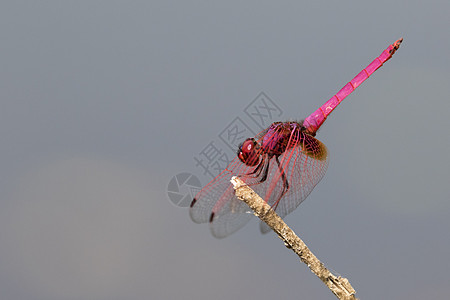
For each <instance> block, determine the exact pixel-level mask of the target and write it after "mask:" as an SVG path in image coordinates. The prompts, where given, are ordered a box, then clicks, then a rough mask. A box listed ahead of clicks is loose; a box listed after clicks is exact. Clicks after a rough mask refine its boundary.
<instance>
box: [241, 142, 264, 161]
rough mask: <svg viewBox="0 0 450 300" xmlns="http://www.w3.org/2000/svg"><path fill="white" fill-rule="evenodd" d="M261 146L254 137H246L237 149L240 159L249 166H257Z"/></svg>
mask: <svg viewBox="0 0 450 300" xmlns="http://www.w3.org/2000/svg"><path fill="white" fill-rule="evenodd" d="M260 153H261V148H260V146H259V144H258V143H257V142H256V140H255V139H254V138H248V139H246V140H245V141H244V142H243V143H242V144H241V145H240V146H239V149H238V151H237V156H238V157H239V159H240V160H241V161H242V162H243V163H244V164H246V165H247V166H256V165H257V164H258V163H259V156H260Z"/></svg>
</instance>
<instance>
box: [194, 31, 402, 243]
mask: <svg viewBox="0 0 450 300" xmlns="http://www.w3.org/2000/svg"><path fill="white" fill-rule="evenodd" d="M402 41H403V39H399V40H397V41H396V42H395V43H393V44H391V45H389V47H387V49H385V50H384V51H383V52H382V53H381V54H380V55H379V56H378V57H377V58H375V59H374V60H373V61H372V62H371V63H370V64H369V65H368V66H367V67H366V68H364V69H363V70H362V71H361V72H360V73H358V75H356V76H355V77H354V78H353V79H352V80H351V81H350V82H348V83H347V84H346V85H345V86H344V87H343V88H342V89H341V90H340V91H339V92H337V93H336V94H335V95H334V96H333V97H331V98H330V99H329V100H328V101H327V102H326V103H325V104H323V105H322V106H321V107H319V109H317V110H316V111H315V112H313V113H312V114H311V115H310V116H308V117H307V118H306V119H304V120H303V121H300V122H293V121H290V122H275V123H272V124H271V125H270V126H269V127H268V128H267V129H265V130H263V131H262V132H260V133H259V134H257V135H256V136H255V137H253V138H248V139H246V140H245V141H244V142H243V143H242V144H241V145H240V146H239V148H238V150H237V153H236V154H237V155H236V157H235V158H234V159H233V161H232V162H231V163H230V164H229V165H228V166H227V168H225V170H223V171H222V172H221V173H220V174H219V175H218V176H217V177H216V178H214V179H213V180H212V181H211V182H209V183H208V184H207V185H206V186H205V187H204V188H203V189H202V190H200V192H198V193H197V195H196V196H195V197H194V199H193V200H192V202H191V205H190V216H191V219H192V220H193V221H194V222H196V223H209V225H210V229H211V233H212V235H213V236H215V237H217V238H224V237H226V236H228V235H230V234H232V233H234V232H235V231H237V230H238V229H240V228H241V227H242V226H244V225H245V224H246V223H247V222H248V221H249V220H250V219H251V217H252V212H251V210H250V208H249V207H248V206H247V204H245V203H244V202H243V201H241V200H239V199H238V198H236V196H235V194H234V189H233V187H232V185H231V183H230V179H231V177H233V176H238V177H239V178H240V179H241V180H243V181H244V182H245V183H246V184H247V185H248V186H250V187H251V188H252V189H253V190H254V191H255V192H256V193H257V194H258V195H259V196H261V197H262V198H263V199H264V200H265V201H266V202H267V203H268V204H269V205H270V206H271V207H272V209H274V210H275V211H276V212H277V214H278V215H279V216H280V217H282V218H283V217H285V216H286V215H287V214H289V213H291V212H292V211H293V210H295V209H296V208H297V207H298V206H299V205H300V204H301V203H302V202H303V201H304V200H305V199H306V197H307V196H308V195H309V194H310V193H311V192H312V190H313V189H314V187H315V186H316V185H317V184H318V183H319V181H320V180H321V179H322V178H323V176H324V175H325V172H326V169H327V167H328V161H329V156H328V150H327V148H326V146H325V145H324V144H323V143H322V142H320V141H319V140H318V139H316V138H315V136H316V133H317V130H318V129H319V128H320V127H321V126H322V124H323V123H324V122H325V120H326V119H327V117H328V116H329V115H330V113H331V112H332V111H333V110H334V109H335V108H336V107H337V106H338V105H339V104H340V103H341V102H342V100H344V98H345V97H347V96H348V95H350V94H351V93H352V92H353V91H354V90H355V89H356V88H357V87H358V86H359V85H361V84H362V83H363V82H364V81H365V80H366V79H367V78H369V76H370V75H372V74H373V73H374V72H375V71H376V70H377V69H378V68H380V67H381V66H382V65H383V64H384V63H385V62H386V61H388V60H389V59H390V58H391V57H392V55H393V54H394V53H395V52H396V51H397V50H398V48H399V47H400V44H401V43H402ZM260 230H261V232H262V233H266V232H268V231H269V230H270V228H269V227H268V226H267V225H266V224H265V223H264V222H261V223H260Z"/></svg>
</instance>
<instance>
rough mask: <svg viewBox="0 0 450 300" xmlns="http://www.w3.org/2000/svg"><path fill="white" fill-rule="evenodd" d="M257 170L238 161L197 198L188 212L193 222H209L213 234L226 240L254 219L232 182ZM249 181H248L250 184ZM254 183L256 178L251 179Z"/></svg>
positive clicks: (235, 160) (231, 164) (232, 163)
mask: <svg viewBox="0 0 450 300" xmlns="http://www.w3.org/2000/svg"><path fill="white" fill-rule="evenodd" d="M254 168H255V167H254V166H253V167H249V166H246V165H245V164H243V163H242V162H241V161H240V160H239V159H238V158H235V159H234V160H233V161H232V162H231V163H230V165H229V166H228V167H227V169H225V170H224V171H223V172H222V173H220V174H219V175H218V176H217V177H216V178H214V179H213V180H212V181H211V182H210V183H209V184H208V185H207V186H205V187H204V188H203V189H202V190H201V191H200V192H199V193H198V194H197V195H196V196H195V198H194V200H193V201H192V203H191V207H190V210H189V213H190V216H191V219H192V220H193V221H194V222H196V223H207V222H209V223H210V229H211V232H212V234H213V235H214V236H215V237H217V238H223V237H226V236H228V235H230V234H232V233H233V232H235V231H236V230H238V229H239V228H241V227H242V226H244V225H245V224H246V223H247V222H248V221H249V220H250V218H251V216H252V214H251V213H250V211H251V210H250V208H249V207H248V206H247V205H246V204H245V203H244V202H242V201H241V200H239V199H237V198H236V196H235V195H234V189H233V186H232V184H231V183H230V179H231V177H232V176H237V175H239V174H247V173H250V172H251V170H252V169H254ZM249 180H250V177H249V179H248V180H247V182H249ZM252 180H253V181H255V180H256V179H255V177H252Z"/></svg>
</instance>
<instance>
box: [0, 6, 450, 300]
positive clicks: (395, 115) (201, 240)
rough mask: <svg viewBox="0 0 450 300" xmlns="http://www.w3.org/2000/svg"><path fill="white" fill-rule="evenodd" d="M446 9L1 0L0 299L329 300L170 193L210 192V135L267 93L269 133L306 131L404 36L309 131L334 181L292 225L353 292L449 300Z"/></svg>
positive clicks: (252, 243) (254, 229) (275, 257)
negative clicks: (206, 165)
mask: <svg viewBox="0 0 450 300" xmlns="http://www.w3.org/2000/svg"><path fill="white" fill-rule="evenodd" d="M449 11H450V2H448V1H426V2H423V1H409V2H405V1H395V0H394V1H384V0H381V1H372V2H370V3H367V2H365V3H361V2H360V1H301V2H292V1H277V2H273V1H245V2H242V1H225V2H224V1H221V2H216V1H6V2H3V3H2V4H1V5H0V38H1V46H0V53H1V55H0V104H1V109H0V140H1V152H0V153H1V156H0V166H1V168H0V248H1V250H0V294H1V298H2V299H10V300H15V299H46V300H53V299H55V300H56V299H59V300H60V299H109V300H111V299H130V300H133V299H245V298H252V299H256V298H260V299H271V298H275V297H276V298H277V299H292V298H300V299H334V296H333V295H332V294H331V292H330V291H329V290H328V289H327V288H326V287H325V286H324V285H323V283H322V282H321V281H320V280H319V279H317V278H316V277H315V276H314V275H313V274H312V273H311V272H310V271H309V269H308V268H307V266H305V265H304V264H302V263H300V262H299V261H298V258H297V257H296V256H295V255H294V254H293V253H292V252H291V251H289V250H287V249H286V248H285V247H284V245H283V244H282V243H281V242H280V240H279V239H278V238H277V237H276V236H275V235H274V234H273V233H269V234H267V235H261V234H260V233H259V229H258V226H257V225H258V224H257V222H256V220H253V221H252V222H250V223H249V224H248V225H247V226H245V227H244V228H243V229H241V230H240V231H238V232H237V233H235V234H233V235H232V236H230V237H228V238H226V239H222V240H217V239H215V238H213V237H212V236H211V234H210V232H209V229H208V226H207V225H197V224H195V223H193V222H192V221H191V220H190V218H189V215H188V210H187V209H186V208H185V207H180V206H179V205H178V206H177V205H174V203H173V202H172V201H171V200H170V199H169V197H168V186H169V182H170V181H171V180H172V179H173V178H174V176H176V175H177V174H180V173H183V172H187V173H189V174H192V175H193V176H194V177H195V178H198V180H199V181H200V182H201V184H206V183H207V181H208V180H209V178H208V176H207V175H205V172H204V170H202V169H201V168H199V166H198V164H197V163H196V161H195V159H194V158H196V157H199V156H200V154H201V152H202V150H203V149H204V148H205V146H207V145H208V144H209V142H211V141H217V142H216V145H217V146H221V147H222V148H221V149H223V151H224V153H227V154H228V155H229V156H230V158H231V157H232V155H233V151H232V150H231V149H227V148H226V147H225V146H224V145H223V144H221V141H220V138H219V135H220V133H221V132H222V131H223V130H224V129H225V128H227V126H228V125H229V124H230V123H231V122H232V121H233V120H234V119H235V118H236V117H242V119H243V120H244V121H245V122H249V120H248V119H244V117H245V108H246V107H247V106H248V105H249V104H251V103H252V101H254V100H255V99H256V98H257V97H258V95H260V93H261V92H263V93H264V94H265V95H266V96H267V97H269V98H270V99H271V100H272V101H273V103H276V105H277V106H278V107H279V108H280V119H279V121H284V120H299V119H302V118H305V117H306V116H308V115H309V114H310V113H311V112H313V111H314V110H316V109H317V108H318V107H319V106H320V105H322V104H323V103H324V102H325V101H326V100H328V99H329V98H330V97H331V96H332V95H333V94H334V93H336V92H337V91H338V90H339V89H340V88H341V87H342V86H343V85H344V84H345V83H347V82H348V81H349V80H350V79H351V78H353V76H354V75H356V74H357V73H358V72H359V71H360V70H362V68H364V67H365V66H367V64H368V63H370V62H371V61H372V60H373V59H374V58H375V57H377V56H378V55H379V54H380V53H381V52H382V51H383V50H384V49H386V47H387V46H388V45H389V44H391V43H393V42H394V41H395V40H397V39H398V38H400V37H403V38H404V42H403V44H402V46H401V48H400V50H399V51H398V52H397V53H396V54H395V55H394V57H393V58H392V59H391V60H390V61H389V62H388V63H386V64H385V65H384V66H383V67H382V68H381V69H379V70H378V71H377V72H376V73H375V74H374V75H373V76H372V77H371V78H370V79H369V80H368V81H366V82H365V83H364V84H363V85H362V86H361V87H360V88H359V89H358V90H356V91H355V92H354V93H353V94H352V95H351V96H349V97H348V98H346V100H345V101H344V103H343V104H342V105H341V106H340V107H339V108H338V109H336V111H335V112H334V113H333V115H332V116H331V117H330V118H329V119H328V120H327V122H326V123H325V124H324V126H323V127H322V129H321V130H320V132H319V133H318V135H317V137H318V139H320V140H321V141H322V142H324V143H325V144H326V145H327V147H328V150H329V153H330V165H329V168H328V171H327V174H326V175H325V177H324V179H323V180H322V181H321V182H320V183H319V185H318V186H317V187H316V188H315V190H314V191H313V193H312V194H311V195H310V196H309V198H308V199H307V200H306V201H305V202H304V203H303V204H302V205H301V206H300V207H299V208H298V209H297V210H296V211H295V212H293V213H292V214H290V215H289V216H288V217H287V218H286V221H287V222H288V224H289V225H290V226H291V227H292V228H293V229H294V230H295V231H296V233H298V234H299V235H300V236H301V237H302V238H303V239H304V241H305V242H306V243H307V245H308V246H309V247H310V249H311V250H312V251H313V252H314V253H315V254H316V255H317V256H318V258H319V259H321V260H322V261H323V262H324V263H325V265H326V266H327V267H329V268H330V269H331V270H332V271H333V272H335V273H336V274H338V275H342V276H345V277H347V278H348V279H349V280H350V282H351V284H352V285H353V287H354V288H355V289H356V290H357V296H358V297H360V298H361V299H383V298H386V295H389V298H392V299H424V298H430V299H432V298H435V299H444V298H446V297H448V295H449V294H450V287H449V285H448V276H447V273H448V269H449V267H450V259H449V258H448V254H449V253H450V239H449V238H448V232H449V229H450V201H449V200H450V187H449V178H450V171H449V170H450V158H449V156H448V149H449V148H450V134H449V128H450V120H449V118H448V116H447V114H448V112H449V111H450V104H449V103H450V101H449V95H450V85H449V79H450V71H449V70H450V60H449V56H448V55H449V53H450V38H449V37H450V36H449V28H450V19H449V18H448V12H449ZM277 116H278V115H277ZM277 116H274V117H277ZM248 124H250V123H248ZM183 193H185V194H186V193H189V190H188V189H187V188H186V186H184V187H180V194H183Z"/></svg>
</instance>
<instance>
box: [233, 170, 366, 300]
mask: <svg viewBox="0 0 450 300" xmlns="http://www.w3.org/2000/svg"><path fill="white" fill-rule="evenodd" d="M231 183H232V184H233V186H234V189H235V193H236V197H237V198H239V199H240V200H242V201H244V202H245V203H246V204H247V205H248V206H249V207H250V208H251V209H252V210H253V211H254V213H255V215H256V216H257V217H259V218H260V219H261V220H262V221H264V222H265V223H266V224H267V225H269V226H270V228H272V230H273V231H275V232H276V234H278V237H279V238H280V239H281V240H282V241H283V242H284V244H285V246H286V247H287V248H288V249H292V251H294V252H295V253H296V254H297V255H298V256H299V257H300V260H301V261H302V262H304V263H305V264H306V265H307V266H308V267H309V268H310V270H311V271H312V272H313V273H314V274H316V275H317V277H319V278H320V280H322V282H323V283H325V285H326V286H327V287H328V288H329V289H330V290H331V292H332V293H333V294H335V295H336V297H338V298H339V299H345V300H350V299H352V300H355V299H357V298H356V297H355V293H356V291H355V290H354V289H353V287H352V286H351V285H350V283H349V282H348V280H347V279H346V278H343V277H340V276H339V277H336V276H335V275H333V274H332V273H331V272H330V271H329V270H328V269H327V268H326V267H325V266H324V265H323V263H322V262H320V260H319V259H317V257H316V256H315V255H314V254H313V253H312V252H311V251H310V250H309V248H308V247H307V246H306V244H305V243H304V242H303V241H302V240H301V239H300V238H299V237H298V236H297V235H296V234H295V233H294V231H292V229H290V228H289V226H287V225H286V223H285V222H284V221H283V219H281V218H280V216H278V215H277V213H276V212H275V211H274V210H273V209H272V208H271V207H270V205H268V204H267V203H266V201H264V200H263V199H262V198H261V197H260V196H259V195H258V194H256V193H255V192H254V191H253V190H252V189H251V188H249V187H248V186H247V185H246V184H245V182H243V181H242V180H241V179H239V178H238V177H236V176H233V178H231Z"/></svg>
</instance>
